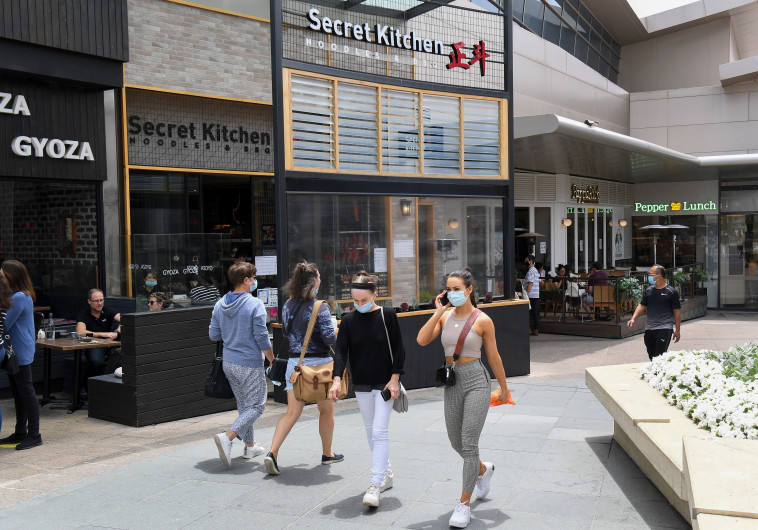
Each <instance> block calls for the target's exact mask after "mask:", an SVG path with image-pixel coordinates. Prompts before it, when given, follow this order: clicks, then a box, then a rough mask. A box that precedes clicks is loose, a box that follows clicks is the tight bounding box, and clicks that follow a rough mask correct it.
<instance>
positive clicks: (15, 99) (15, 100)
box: [0, 92, 95, 162]
mask: <svg viewBox="0 0 758 530" xmlns="http://www.w3.org/2000/svg"><path fill="white" fill-rule="evenodd" d="M0 114H12V115H16V116H18V115H20V116H31V115H32V113H31V111H30V110H29V105H28V104H27V103H26V98H25V97H24V96H23V94H10V93H8V92H0ZM11 151H13V154H15V155H17V156H24V157H26V156H35V157H37V158H44V157H48V158H63V159H66V160H87V161H89V162H94V161H95V156H94V155H93V154H92V148H91V147H90V145H89V142H82V141H79V140H60V139H58V138H44V137H43V138H39V137H37V136H26V135H19V136H16V137H15V138H13V140H12V141H11Z"/></svg>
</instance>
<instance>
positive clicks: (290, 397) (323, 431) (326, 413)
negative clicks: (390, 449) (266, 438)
mask: <svg viewBox="0 0 758 530" xmlns="http://www.w3.org/2000/svg"><path fill="white" fill-rule="evenodd" d="M320 285H321V275H320V274H319V272H318V268H317V267H316V264H315V263H298V264H297V266H296V267H295V272H294V274H293V275H292V279H291V280H290V282H289V283H288V284H287V286H286V287H285V288H284V290H285V293H286V294H287V295H289V297H290V298H289V300H287V301H286V302H285V303H284V308H283V310H282V332H283V333H284V338H285V339H286V341H287V342H286V343H287V348H288V350H287V351H288V352H289V354H284V355H285V358H287V357H288V358H289V360H288V362H287V372H286V373H285V375H284V381H285V383H286V386H285V390H286V391H287V412H285V413H284V415H283V416H282V417H281V418H279V421H278V422H277V423H276V430H275V431H274V437H273V438H272V439H271V451H269V453H268V454H267V455H266V458H264V459H263V464H264V465H265V466H266V471H267V472H268V473H269V474H271V475H278V474H279V464H278V463H277V459H278V458H279V448H280V447H281V446H282V444H283V443H284V439H285V438H286V437H287V435H288V434H289V433H290V431H291V430H292V427H294V426H295V423H296V422H297V420H298V418H300V414H302V412H303V407H304V406H305V402H304V401H298V400H297V399H295V391H294V390H293V389H292V383H290V382H289V380H290V377H292V374H293V373H294V371H295V366H297V364H298V362H299V360H300V353H301V351H302V348H303V341H304V340H305V335H306V332H307V330H308V322H309V321H310V319H311V312H312V311H313V308H314V306H315V305H316V301H317V298H316V295H317V294H318V288H319V286H320ZM336 340H337V336H336V334H335V331H334V325H333V324H332V315H331V313H330V312H329V306H328V305H326V304H321V308H320V309H319V313H318V317H316V323H315V324H314V326H313V332H312V334H311V339H310V342H309V343H308V349H307V350H306V352H305V357H304V358H303V365H304V366H315V365H319V364H325V363H328V362H330V361H331V360H332V356H331V346H333V345H334V342H335V341H336ZM280 355H282V354H280ZM340 373H342V372H340ZM317 405H318V412H319V416H318V432H319V434H320V435H321V450H322V453H321V463H322V464H334V463H336V462H342V460H344V458H345V457H344V455H341V454H335V453H333V452H332V436H333V435H334V403H332V402H331V401H330V400H328V399H326V400H324V401H319V402H318V404H317Z"/></svg>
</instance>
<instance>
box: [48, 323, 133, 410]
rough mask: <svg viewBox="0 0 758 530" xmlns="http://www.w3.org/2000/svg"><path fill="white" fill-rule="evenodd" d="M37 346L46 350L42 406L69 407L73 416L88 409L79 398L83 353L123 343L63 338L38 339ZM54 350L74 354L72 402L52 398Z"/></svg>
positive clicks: (106, 340)
mask: <svg viewBox="0 0 758 530" xmlns="http://www.w3.org/2000/svg"><path fill="white" fill-rule="evenodd" d="M37 346H39V347H41V348H44V351H45V359H44V371H43V374H44V375H43V382H42V399H41V400H40V405H41V406H44V405H47V404H48V403H53V405H51V408H59V407H65V406H66V405H69V406H68V413H69V414H71V413H73V412H74V411H75V410H79V409H81V408H87V405H83V404H82V401H81V397H80V396H79V391H80V389H81V384H82V382H81V377H79V374H80V371H81V365H82V352H83V351H84V350H91V349H93V348H111V347H113V346H121V343H120V342H119V341H116V340H109V339H102V338H97V339H93V340H92V341H90V342H83V341H80V340H74V339H73V338H71V337H61V338H58V339H37ZM52 350H59V351H64V352H66V351H72V352H74V374H75V375H74V394H73V396H72V399H71V401H70V402H69V401H67V400H63V401H59V400H57V399H55V398H51V397H50V369H51V364H52V363H51V359H52ZM56 405H57V407H56Z"/></svg>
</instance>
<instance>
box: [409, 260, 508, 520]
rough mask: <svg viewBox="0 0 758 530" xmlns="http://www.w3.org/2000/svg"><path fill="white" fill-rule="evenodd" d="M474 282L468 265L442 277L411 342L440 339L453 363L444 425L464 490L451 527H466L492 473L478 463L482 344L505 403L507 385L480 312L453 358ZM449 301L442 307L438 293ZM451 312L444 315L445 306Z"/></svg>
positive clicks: (485, 389)
mask: <svg viewBox="0 0 758 530" xmlns="http://www.w3.org/2000/svg"><path fill="white" fill-rule="evenodd" d="M474 290H475V286H474V278H473V275H472V273H471V269H469V268H468V267H467V268H465V269H461V270H458V271H455V272H453V273H451V274H450V276H448V278H447V290H446V291H445V292H444V293H442V294H440V295H438V296H437V298H436V299H435V305H436V307H437V310H436V311H435V312H434V315H432V318H430V319H429V321H428V322H427V323H426V324H424V327H423V328H421V331H419V334H418V337H417V339H416V341H417V342H418V343H419V344H420V345H421V346H426V345H427V344H429V343H430V342H432V341H433V340H434V339H435V338H437V337H438V336H440V335H441V337H440V339H441V341H442V346H443V348H444V350H445V360H446V362H447V364H449V365H452V364H454V365H455V376H456V383H455V385H454V386H451V387H447V388H445V425H446V427H447V435H448V438H449V439H450V444H451V445H452V446H453V449H455V451H456V452H457V453H458V454H460V455H461V457H463V488H462V493H461V498H460V501H459V502H458V505H457V506H456V507H455V510H454V511H453V514H452V516H451V517H450V526H453V527H456V528H465V527H466V525H468V523H469V521H470V519H471V501H472V500H476V499H477V498H478V499H481V498H483V497H486V496H487V494H488V493H489V490H490V479H491V477H492V473H493V472H494V471H495V465H494V464H493V463H491V462H482V461H481V460H480V459H479V436H480V435H481V433H482V428H483V427H484V421H485V419H486V418H487V411H488V410H489V404H490V391H491V388H490V387H491V383H490V376H489V373H488V372H487V369H486V368H485V367H484V365H483V364H482V362H481V357H482V345H484V350H485V352H486V354H487V361H489V365H490V367H491V368H492V372H493V373H494V374H495V378H496V379H497V382H498V383H499V384H500V388H501V390H502V395H501V396H500V399H501V400H502V401H503V402H505V400H506V398H507V395H508V385H507V383H506V380H505V370H504V369H503V362H502V360H501V359H500V354H499V353H498V351H497V343H496V341H495V325H494V324H493V322H492V319H491V318H490V317H488V316H487V315H485V314H484V313H483V312H479V314H478V316H476V320H475V321H474V323H473V326H471V329H470V330H469V332H468V333H467V334H466V338H465V340H464V343H463V347H462V348H461V352H460V357H459V358H458V359H457V361H456V360H455V359H454V358H453V354H454V353H455V348H456V344H457V343H458V339H459V337H460V335H461V333H462V331H463V329H464V327H465V325H466V322H467V321H468V319H469V317H470V316H471V315H472V313H473V312H474V311H479V310H478V309H476V300H475V296H474ZM445 294H446V295H447V298H448V300H449V302H448V303H446V304H445V305H443V304H442V297H443V295H445ZM451 304H452V305H453V306H454V307H453V310H452V311H447V309H448V308H449V307H450V305H451Z"/></svg>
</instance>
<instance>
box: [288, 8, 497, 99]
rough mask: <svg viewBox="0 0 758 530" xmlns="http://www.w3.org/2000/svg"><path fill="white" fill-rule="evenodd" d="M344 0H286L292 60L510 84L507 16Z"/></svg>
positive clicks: (420, 77) (456, 81)
mask: <svg viewBox="0 0 758 530" xmlns="http://www.w3.org/2000/svg"><path fill="white" fill-rule="evenodd" d="M337 4H338V5H335V3H333V2H331V3H323V4H320V3H319V2H314V1H305V2H302V1H299V0H284V1H283V10H282V16H283V27H282V34H283V56H284V58H285V59H291V60H295V61H302V62H308V63H315V64H322V65H324V66H331V67H336V68H341V69H347V70H354V71H359V72H364V73H367V74H375V75H376V74H378V75H386V76H390V77H394V78H405V79H412V80H416V81H428V82H431V83H436V84H438V83H443V84H450V85H457V86H466V87H475V88H484V89H493V90H504V68H505V60H506V56H507V54H505V53H504V52H505V50H504V48H505V47H506V45H507V43H506V39H505V29H504V28H505V26H506V24H504V23H503V19H502V16H501V15H500V14H498V13H493V12H489V11H482V10H471V9H466V8H465V7H461V6H452V5H439V4H428V5H427V4H420V5H418V6H416V7H415V8H414V7H411V8H410V9H408V10H407V11H405V12H403V15H404V16H398V15H397V12H396V11H393V12H391V13H390V12H389V11H391V10H390V9H388V8H381V9H380V8H377V9H375V10H373V11H371V10H368V11H365V12H364V11H362V10H357V9H355V10H354V9H348V8H342V7H341V5H342V4H345V5H348V4H350V3H349V2H342V3H339V2H338V3H337ZM400 5H401V4H397V6H400ZM389 7H391V6H389ZM430 7H431V8H430ZM383 10H384V11H387V13H386V15H384V14H383Z"/></svg>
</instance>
